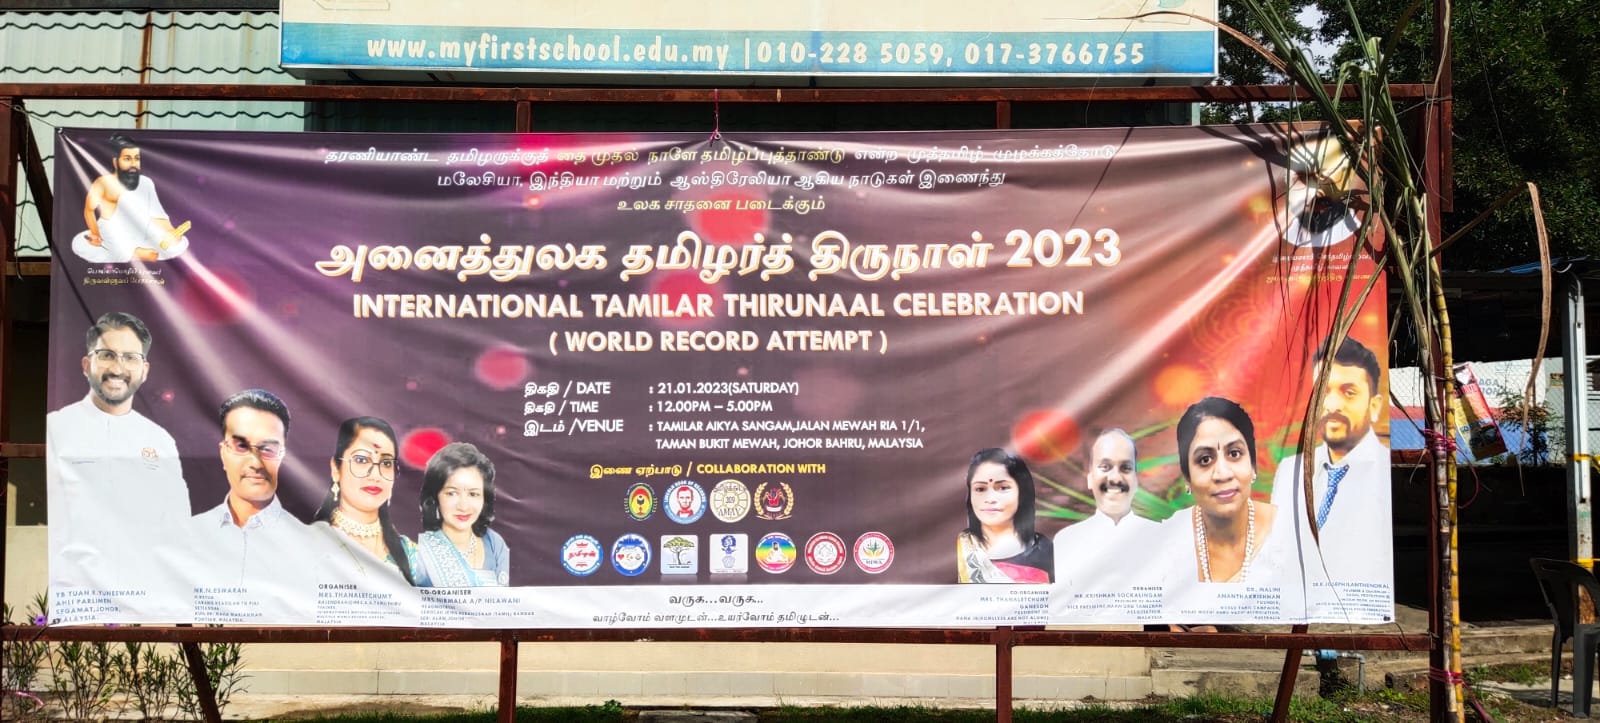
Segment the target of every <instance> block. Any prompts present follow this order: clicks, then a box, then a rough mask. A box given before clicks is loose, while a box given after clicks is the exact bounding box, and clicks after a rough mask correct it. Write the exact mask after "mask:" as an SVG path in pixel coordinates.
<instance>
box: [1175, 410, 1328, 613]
mask: <svg viewBox="0 0 1600 723" xmlns="http://www.w3.org/2000/svg"><path fill="white" fill-rule="evenodd" d="M1177 436H1178V468H1179V470H1180V471H1181V472H1182V473H1183V477H1184V479H1185V480H1187V481H1188V483H1189V492H1190V493H1191V494H1192V495H1193V496H1194V506H1193V507H1190V508H1188V509H1186V510H1181V511H1179V512H1178V513H1177V514H1176V515H1173V516H1172V518H1171V519H1169V520H1167V521H1166V522H1164V523H1163V526H1164V528H1165V529H1164V533H1165V535H1166V539H1167V540H1169V541H1171V544H1172V545H1173V548H1174V550H1173V552H1174V555H1175V556H1174V558H1173V560H1174V563H1175V564H1174V572H1173V574H1172V575H1170V577H1169V585H1177V586H1180V587H1181V586H1183V583H1184V582H1185V580H1187V581H1189V582H1201V583H1241V582H1252V583H1265V584H1281V582H1282V581H1283V577H1284V574H1285V571H1286V569H1288V568H1290V567H1293V566H1294V565H1295V564H1296V561H1295V560H1294V559H1293V557H1292V555H1289V554H1288V552H1287V551H1291V550H1292V544H1291V543H1292V541H1291V540H1289V539H1288V538H1289V534H1288V533H1286V532H1284V531H1280V530H1277V529H1276V528H1277V527H1278V524H1277V522H1278V517H1279V515H1278V508H1277V507H1276V506H1274V505H1272V504H1271V503H1268V502H1262V501H1259V500H1256V499H1253V497H1252V494H1251V487H1252V485H1253V483H1254V482H1255V479H1256V439H1255V424H1254V423H1253V422H1251V421H1250V415H1249V414H1248V413H1246V412H1245V410H1244V408H1243V407H1240V406H1239V405H1238V404H1237V403H1235V402H1233V401H1232V400H1229V399H1224V398H1222V397H1206V398H1205V399H1201V400H1200V401H1198V402H1195V403H1194V404H1192V405H1190V406H1189V409H1188V410H1187V411H1185V412H1184V413H1183V416H1182V417H1181V418H1179V419H1178V425H1177ZM1168 592H1169V593H1170V592H1171V591H1170V590H1169V591H1168Z"/></svg>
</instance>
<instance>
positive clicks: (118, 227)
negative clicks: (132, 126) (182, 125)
mask: <svg viewBox="0 0 1600 723" xmlns="http://www.w3.org/2000/svg"><path fill="white" fill-rule="evenodd" d="M111 145H112V148H113V150H114V151H115V155H113V156H112V157H111V172H110V173H106V174H104V175H102V176H100V177H99V178H96V179H95V180H94V183H92V184H90V186H89V193H88V195H87V196H85V197H84V200H83V221H84V223H85V224H87V225H88V228H89V230H87V231H84V232H82V233H80V234H78V235H77V237H75V238H73V239H72V252H73V253H75V254H77V255H78V256H79V257H80V258H82V259H84V260H85V261H89V262H92V263H127V262H129V261H132V260H134V259H135V258H137V259H139V260H140V261H145V262H149V261H160V260H163V259H170V258H173V257H176V256H179V255H181V254H182V253H183V252H184V251H186V250H187V249H188V248H189V239H188V237H186V236H184V232H185V231H187V230H188V227H189V224H188V223H184V224H182V225H180V226H178V227H176V228H174V227H173V225H172V222H171V221H170V220H169V217H168V216H167V210H166V209H165V208H162V206H161V197H160V196H158V195H156V182H155V181H153V180H151V179H150V178H148V177H146V176H145V175H144V172H143V168H144V166H143V157H142V153H141V151H140V148H139V144H138V143H136V142H134V141H133V140H132V139H130V138H128V137H127V136H125V135H122V134H120V133H119V134H117V135H114V136H112V137H111Z"/></svg>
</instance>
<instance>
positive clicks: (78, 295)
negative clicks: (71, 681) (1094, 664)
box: [47, 126, 1393, 628]
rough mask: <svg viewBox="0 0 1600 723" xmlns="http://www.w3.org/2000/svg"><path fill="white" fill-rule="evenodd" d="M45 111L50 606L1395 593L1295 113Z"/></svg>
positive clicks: (834, 621) (936, 620)
mask: <svg viewBox="0 0 1600 723" xmlns="http://www.w3.org/2000/svg"><path fill="white" fill-rule="evenodd" d="M56 147H57V149H58V153H57V159H56V163H57V166H56V179H57V187H56V188H57V195H56V198H57V202H58V209H57V213H56V216H55V218H56V229H55V231H56V238H57V239H60V246H59V248H58V249H57V256H56V259H55V263H54V267H53V273H54V276H53V278H52V287H51V288H52V292H51V293H52V307H51V326H50V328H51V338H50V342H51V347H50V371H51V374H50V380H49V389H48V397H49V406H50V409H51V410H52V411H51V412H50V414H49V418H48V422H47V434H48V440H47V456H48V460H47V469H48V482H49V490H48V493H49V522H50V526H49V541H50V545H49V547H50V584H51V602H52V606H51V611H50V615H51V618H52V621H53V622H54V623H56V624H90V623H107V622H116V623H163V622H168V623H170V622H194V623H242V624H280V623H281V624H298V625H394V626H417V625H422V626H441V627H524V628H531V627H563V628H566V627H764V626H796V625H809V626H835V627H836V626H987V625H996V624H1008V625H1009V624H1024V625H1031V624H1045V623H1094V622H1119V623H1133V622H1161V621H1172V622H1184V623H1193V622H1197V621H1204V622H1262V623H1265V622H1297V621H1325V620H1337V621H1341V622H1344V621H1351V622H1371V623H1378V622H1384V621H1386V620H1389V619H1390V618H1391V617H1392V615H1393V564H1392V551H1391V549H1390V545H1391V540H1392V536H1391V534H1390V531H1389V524H1390V523H1389V519H1390V517H1389V468H1388V464H1389V455H1388V448H1387V437H1388V419H1387V416H1386V415H1387V409H1388V405H1387V404H1385V403H1383V402H1382V400H1384V399H1386V398H1387V374H1386V372H1385V370H1386V369H1387V357H1388V344H1387V341H1386V339H1385V336H1384V332H1385V328H1386V324H1385V321H1384V319H1385V309H1384V307H1383V293H1382V288H1383V286H1382V279H1381V276H1379V275H1378V274H1380V271H1379V270H1378V268H1377V266H1376V264H1375V262H1374V256H1375V255H1376V253H1377V250H1378V249H1381V248H1382V238H1381V236H1380V235H1378V234H1375V233H1373V234H1368V235H1366V236H1365V237H1363V236H1362V233H1363V232H1362V231H1361V219H1362V215H1363V212H1364V209H1365V206H1364V202H1363V198H1364V190H1363V189H1362V188H1360V187H1359V184H1356V183H1355V181H1354V180H1353V179H1354V174H1353V173H1351V172H1350V169H1349V167H1348V162H1347V161H1346V160H1345V156H1344V155H1343V153H1342V152H1340V151H1339V150H1338V147H1337V145H1336V144H1334V142H1333V141H1332V140H1329V139H1327V138H1325V137H1324V135H1323V130H1322V129H1320V128H1317V127H1309V126H1308V127H1295V128H1286V127H1268V126H1240V127H1226V128H1134V129H1128V128H1115V129H1094V130H1075V131H1054V130H1052V131H981V132H979V131H963V132H918V133H832V134H789V135H751V136H735V137H719V138H713V139H708V138H706V137H705V136H704V135H691V134H681V133H680V134H658V133H649V134H615V133H612V134H429V135H421V134H412V135H379V134H331V133H280V134H268V133H243V132H178V131H138V130H125V131H116V130H106V129H63V130H61V131H60V132H59V135H58V137H57V146H56ZM80 203H81V204H82V205H81V206H80V205H79V204H80ZM1347 282H1349V285H1350V286H1351V287H1352V288H1353V289H1356V290H1359V289H1362V288H1365V287H1366V286H1368V285H1369V284H1373V283H1375V284H1376V285H1377V288H1376V291H1375V293H1373V294H1372V295H1371V297H1370V299H1371V300H1370V301H1369V302H1368V303H1367V305H1366V306H1365V307H1364V308H1361V309H1358V310H1355V311H1354V312H1352V313H1355V314H1356V316H1355V323H1354V326H1353V327H1352V329H1351V332H1350V334H1349V338H1347V339H1345V340H1343V341H1342V342H1339V343H1335V344H1329V336H1330V330H1331V329H1332V328H1333V326H1334V319H1335V310H1336V306H1337V302H1338V299H1339V297H1340V293H1341V290H1342V289H1343V288H1344V287H1345V285H1346V283H1347ZM1325 355H1332V357H1333V359H1332V362H1331V369H1332V372H1331V373H1330V375H1329V377H1328V380H1327V384H1325V385H1323V387H1322V388H1313V387H1314V384H1313V381H1314V374H1315V369H1316V365H1317V364H1318V363H1319V361H1320V360H1321V359H1322V358H1323V357H1324V356H1325ZM1308 403H1309V404H1312V405H1313V406H1314V407H1315V408H1316V412H1315V416H1314V419H1315V422H1314V424H1315V428H1314V429H1310V430H1307V437H1308V439H1310V440H1312V442H1313V443H1314V444H1315V449H1314V450H1311V451H1310V452H1309V454H1307V455H1305V456H1304V457H1305V458H1306V459H1310V460H1313V461H1314V464H1315V465H1316V466H1315V468H1314V470H1315V471H1314V473H1313V474H1312V475H1311V479H1310V480H1306V479H1304V475H1303V474H1301V472H1300V461H1301V459H1302V455H1301V454H1300V453H1299V450H1298V449H1297V447H1298V444H1299V439H1300V437H1301V419H1302V418H1303V417H1304V414H1305V411H1306V405H1307V404H1308ZM1308 502H1309V503H1308ZM1313 525H1316V526H1318V528H1319V529H1320V534H1321V543H1320V545H1319V544H1318V543H1316V542H1314V541H1313V538H1312V536H1311V534H1310V533H1311V528H1312V526H1313ZM969 583H970V584H969ZM978 583H982V584H978Z"/></svg>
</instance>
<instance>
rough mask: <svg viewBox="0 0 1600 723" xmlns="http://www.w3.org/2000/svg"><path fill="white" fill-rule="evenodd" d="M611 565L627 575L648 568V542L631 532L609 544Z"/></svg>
mask: <svg viewBox="0 0 1600 723" xmlns="http://www.w3.org/2000/svg"><path fill="white" fill-rule="evenodd" d="M611 566H612V567H614V568H616V569H617V572H620V573H622V574H624V575H627V576H628V577H634V576H636V575H638V574H640V573H642V572H644V571H645V570H648V569H650V543H649V542H646V541H645V539H644V538H643V537H640V536H639V535H635V534H633V533H632V532H630V533H628V534H626V535H623V536H621V537H618V538H617V541H616V542H614V543H612V544H611Z"/></svg>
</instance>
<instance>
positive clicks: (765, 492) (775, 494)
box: [754, 482, 794, 520]
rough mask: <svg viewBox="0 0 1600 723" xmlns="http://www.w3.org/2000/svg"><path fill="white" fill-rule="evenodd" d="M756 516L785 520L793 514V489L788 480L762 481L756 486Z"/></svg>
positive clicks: (765, 518)
mask: <svg viewBox="0 0 1600 723" xmlns="http://www.w3.org/2000/svg"><path fill="white" fill-rule="evenodd" d="M754 503H755V508H756V517H760V518H761V519H763V520H787V519H789V516H790V515H792V514H794V489H793V488H791V487H789V483H788V482H762V483H761V484H760V485H758V486H757V487H756V495H755V500H754Z"/></svg>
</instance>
